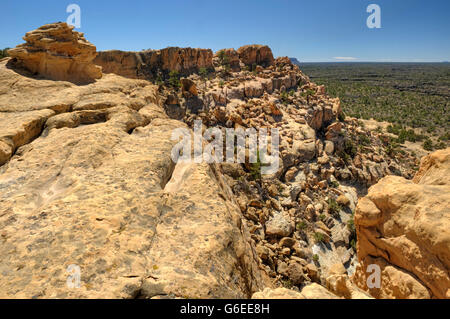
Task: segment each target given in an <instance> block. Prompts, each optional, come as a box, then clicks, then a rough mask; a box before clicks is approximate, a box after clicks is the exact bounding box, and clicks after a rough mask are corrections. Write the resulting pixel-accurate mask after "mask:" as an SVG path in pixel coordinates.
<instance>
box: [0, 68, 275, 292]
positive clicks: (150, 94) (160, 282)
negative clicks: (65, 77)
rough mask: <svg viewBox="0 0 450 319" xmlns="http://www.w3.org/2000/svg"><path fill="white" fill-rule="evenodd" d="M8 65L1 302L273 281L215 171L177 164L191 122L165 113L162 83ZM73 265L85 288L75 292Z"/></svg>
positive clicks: (2, 130)
mask: <svg viewBox="0 0 450 319" xmlns="http://www.w3.org/2000/svg"><path fill="white" fill-rule="evenodd" d="M6 62H7V61H2V62H1V63H0V91H1V92H2V94H1V98H0V123H1V124H0V143H1V144H0V145H2V147H1V152H2V153H0V154H2V155H1V157H2V158H1V160H2V162H1V163H0V165H1V166H0V189H1V190H2V191H1V192H0V236H1V237H0V241H1V245H0V272H1V274H2V275H1V276H0V297H2V298H136V297H139V298H158V297H167V296H168V297H172V298H175V297H181V298H186V297H189V298H246V297H250V296H251V295H252V294H253V293H254V292H256V291H259V290H261V289H263V288H264V287H265V286H267V285H269V286H270V283H268V282H265V280H264V273H263V272H261V270H260V269H259V265H258V261H257V255H256V253H255V251H254V249H253V248H252V246H251V245H250V238H249V233H248V230H247V229H246V226H245V225H244V224H243V223H242V221H241V214H240V211H239V208H238V206H237V205H236V203H235V201H234V200H233V198H232V195H231V191H230V189H229V188H228V186H227V184H226V183H225V182H224V180H223V177H222V175H221V174H220V172H219V170H218V168H217V167H216V166H214V165H208V164H204V165H192V166H189V165H188V166H182V165H175V164H174V163H173V162H172V160H171V157H170V156H171V150H172V148H173V146H174V144H175V143H176V141H171V133H172V130H174V129H176V128H180V127H184V126H185V124H184V123H182V122H179V121H175V120H170V119H168V118H167V116H166V115H165V112H164V110H163V108H162V107H161V106H159V103H160V102H159V97H158V93H157V87H155V86H153V85H152V84H150V83H149V82H147V81H142V80H132V79H127V78H123V77H120V76H117V75H114V74H108V75H105V76H104V77H103V78H102V79H101V80H98V81H96V82H95V83H92V84H89V85H84V86H77V85H75V84H72V83H69V82H62V81H50V80H38V79H34V78H30V77H25V76H22V75H21V74H19V73H17V72H15V71H14V70H13V69H9V68H7V67H6V65H5V64H6ZM11 83H14V86H11ZM19 93H20V94H19ZM44 93H45V94H44ZM37 101H38V102H39V103H36V102H37ZM3 148H5V151H4V150H3ZM2 164H3V165H2ZM70 265H77V266H79V267H80V270H81V283H80V284H81V285H80V288H71V287H70V286H68V285H67V278H68V276H69V275H70V273H69V272H68V271H67V269H68V267H69V266H70Z"/></svg>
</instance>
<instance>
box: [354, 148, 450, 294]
mask: <svg viewBox="0 0 450 319" xmlns="http://www.w3.org/2000/svg"><path fill="white" fill-rule="evenodd" d="M449 175H450V148H447V149H445V150H440V151H437V152H435V153H433V154H431V155H429V156H427V157H425V158H423V159H422V161H421V167H420V169H419V172H418V173H417V175H416V177H415V178H414V181H409V180H406V179H404V178H402V177H398V176H387V177H385V178H383V179H381V180H380V181H379V182H378V183H377V184H376V185H374V186H372V187H371V188H370V189H369V193H368V195H367V196H366V197H364V198H362V199H361V200H360V201H359V203H358V206H357V208H356V214H355V225H356V231H357V236H358V244H357V250H358V259H359V261H360V265H359V266H358V268H357V271H356V273H355V276H354V280H355V282H356V283H357V284H358V286H359V287H361V288H362V289H365V290H367V291H369V292H370V294H371V295H372V296H374V297H377V298H450V276H449V269H450V232H449V229H450V210H449V207H450V183H449V180H448V178H446V177H448V176H449ZM371 264H375V265H378V266H379V267H380V270H381V278H380V282H381V286H380V287H379V288H377V287H374V288H370V287H368V285H367V280H368V279H369V280H372V279H373V275H372V274H373V270H372V269H371V268H372V267H373V266H372V267H371V268H369V269H367V267H368V266H369V265H371ZM370 276H371V277H370ZM369 277H370V278H369ZM370 286H372V285H370Z"/></svg>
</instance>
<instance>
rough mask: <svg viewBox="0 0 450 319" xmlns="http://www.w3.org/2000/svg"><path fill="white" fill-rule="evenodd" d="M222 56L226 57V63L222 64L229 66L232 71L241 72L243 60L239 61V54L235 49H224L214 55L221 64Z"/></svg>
mask: <svg viewBox="0 0 450 319" xmlns="http://www.w3.org/2000/svg"><path fill="white" fill-rule="evenodd" d="M220 55H224V56H225V57H226V58H225V61H222V62H224V63H225V64H227V65H228V66H229V67H230V69H231V71H233V72H239V71H240V70H241V60H240V59H239V54H238V53H237V51H236V50H235V49H222V50H219V51H217V52H216V54H215V55H214V59H216V60H217V62H219V63H220Z"/></svg>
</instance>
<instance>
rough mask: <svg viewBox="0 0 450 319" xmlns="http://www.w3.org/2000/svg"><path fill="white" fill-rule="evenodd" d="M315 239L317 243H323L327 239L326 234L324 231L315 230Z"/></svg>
mask: <svg viewBox="0 0 450 319" xmlns="http://www.w3.org/2000/svg"><path fill="white" fill-rule="evenodd" d="M314 240H315V241H316V243H322V242H324V241H325V236H324V235H323V234H322V233H318V232H315V233H314Z"/></svg>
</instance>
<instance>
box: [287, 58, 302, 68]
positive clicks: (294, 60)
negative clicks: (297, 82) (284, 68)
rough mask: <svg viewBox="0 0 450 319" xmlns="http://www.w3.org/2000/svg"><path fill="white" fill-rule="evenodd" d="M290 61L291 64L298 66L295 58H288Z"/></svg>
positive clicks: (298, 63)
mask: <svg viewBox="0 0 450 319" xmlns="http://www.w3.org/2000/svg"><path fill="white" fill-rule="evenodd" d="M289 59H290V60H291V62H292V64H295V65H296V66H298V67H300V66H301V63H300V61H299V60H298V59H297V58H289Z"/></svg>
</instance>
